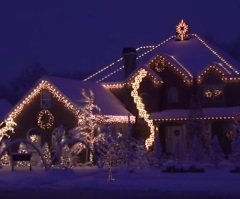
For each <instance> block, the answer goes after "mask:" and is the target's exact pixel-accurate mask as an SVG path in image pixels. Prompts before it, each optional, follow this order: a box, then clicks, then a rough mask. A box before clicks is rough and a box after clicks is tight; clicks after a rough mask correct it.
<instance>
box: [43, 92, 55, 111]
mask: <svg viewBox="0 0 240 199" xmlns="http://www.w3.org/2000/svg"><path fill="white" fill-rule="evenodd" d="M51 106H52V94H51V93H50V92H49V91H47V90H43V91H42V92H41V108H51Z"/></svg>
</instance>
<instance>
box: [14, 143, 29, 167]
mask: <svg viewBox="0 0 240 199" xmlns="http://www.w3.org/2000/svg"><path fill="white" fill-rule="evenodd" d="M27 152H28V151H27V147H26V144H24V143H22V142H21V143H20V145H19V149H18V153H27ZM29 164H30V163H29V162H27V161H18V162H17V166H18V167H26V166H29Z"/></svg>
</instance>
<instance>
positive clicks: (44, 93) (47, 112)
mask: <svg viewBox="0 0 240 199" xmlns="http://www.w3.org/2000/svg"><path fill="white" fill-rule="evenodd" d="M82 89H84V90H85V91H86V92H87V93H88V92H89V91H90V90H91V91H92V92H93V94H94V104H95V105H97V106H98V107H99V108H100V109H101V114H102V115H104V116H106V118H107V119H106V121H104V124H105V123H108V124H112V125H113V126H114V127H115V129H116V130H118V131H121V132H122V133H124V132H127V131H128V124H129V122H131V123H134V122H135V117H134V116H133V115H132V114H131V113H130V112H129V111H127V110H126V108H125V107H124V106H123V105H122V104H121V103H120V101H119V100H118V99H117V98H116V97H115V96H114V95H113V94H112V93H111V92H110V91H108V90H107V89H105V88H104V87H103V86H102V85H101V84H97V83H92V82H82V81H78V80H71V79H65V78H58V77H48V76H47V77H43V78H41V79H40V80H39V81H38V82H37V83H36V85H35V86H34V87H33V88H32V89H30V90H29V92H28V93H27V94H26V95H25V96H24V97H23V98H22V99H21V100H20V101H19V103H18V104H17V105H16V106H15V107H14V108H12V110H11V111H10V112H9V113H8V115H7V117H6V118H11V119H12V120H13V121H14V122H16V123H17V126H16V127H15V133H13V134H11V140H15V139H20V138H27V139H31V136H32V135H35V136H37V138H38V139H37V140H38V143H37V144H38V145H39V146H42V145H43V144H44V143H45V142H47V143H48V144H49V146H50V148H51V149H52V150H54V146H56V145H55V140H56V137H55V135H56V134H55V131H54V130H55V129H56V128H58V127H59V126H60V125H62V126H63V128H64V129H65V130H66V132H67V131H69V130H71V129H73V128H74V127H76V126H77V123H78V116H79V114H81V111H80V110H79V108H80V107H81V106H82V105H83V101H82V100H83V96H82ZM94 114H99V113H97V112H96V113H94ZM100 125H101V124H100ZM99 127H101V126H99ZM13 150H17V146H16V147H13Z"/></svg>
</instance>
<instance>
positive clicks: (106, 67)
mask: <svg viewBox="0 0 240 199" xmlns="http://www.w3.org/2000/svg"><path fill="white" fill-rule="evenodd" d="M122 59H123V58H122V57H121V58H120V59H118V60H117V61H115V62H113V63H111V64H109V65H107V66H105V67H104V68H102V69H101V70H99V71H97V72H96V73H94V74H92V75H90V76H89V77H87V78H85V79H84V80H83V81H87V80H89V79H91V78H93V77H94V76H96V75H98V74H99V73H101V72H103V71H105V70H106V69H108V68H110V67H111V66H114V65H115V64H116V63H118V62H120V61H121V60H122Z"/></svg>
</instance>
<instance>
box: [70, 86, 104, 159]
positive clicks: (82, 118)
mask: <svg viewBox="0 0 240 199" xmlns="http://www.w3.org/2000/svg"><path fill="white" fill-rule="evenodd" d="M82 96H83V100H82V103H83V104H82V106H81V108H80V113H81V114H79V116H78V125H77V127H75V128H74V129H72V130H71V131H70V134H71V136H72V138H73V139H81V140H83V141H84V142H86V143H88V146H89V147H90V149H91V151H96V150H95V147H96V146H97V144H96V143H97V142H99V141H100V140H103V139H104V138H103V136H102V135H101V134H95V132H94V130H95V128H96V126H97V125H98V124H99V123H102V122H103V121H104V119H106V118H105V117H104V116H102V115H101V111H100V108H99V107H98V106H97V105H95V104H94V94H93V92H92V91H91V90H90V91H89V93H87V92H86V91H85V90H82ZM84 148H85V147H83V145H82V144H76V145H75V146H74V152H77V153H80V152H81V151H82V150H83V149H84ZM93 156H95V158H96V154H93Z"/></svg>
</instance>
